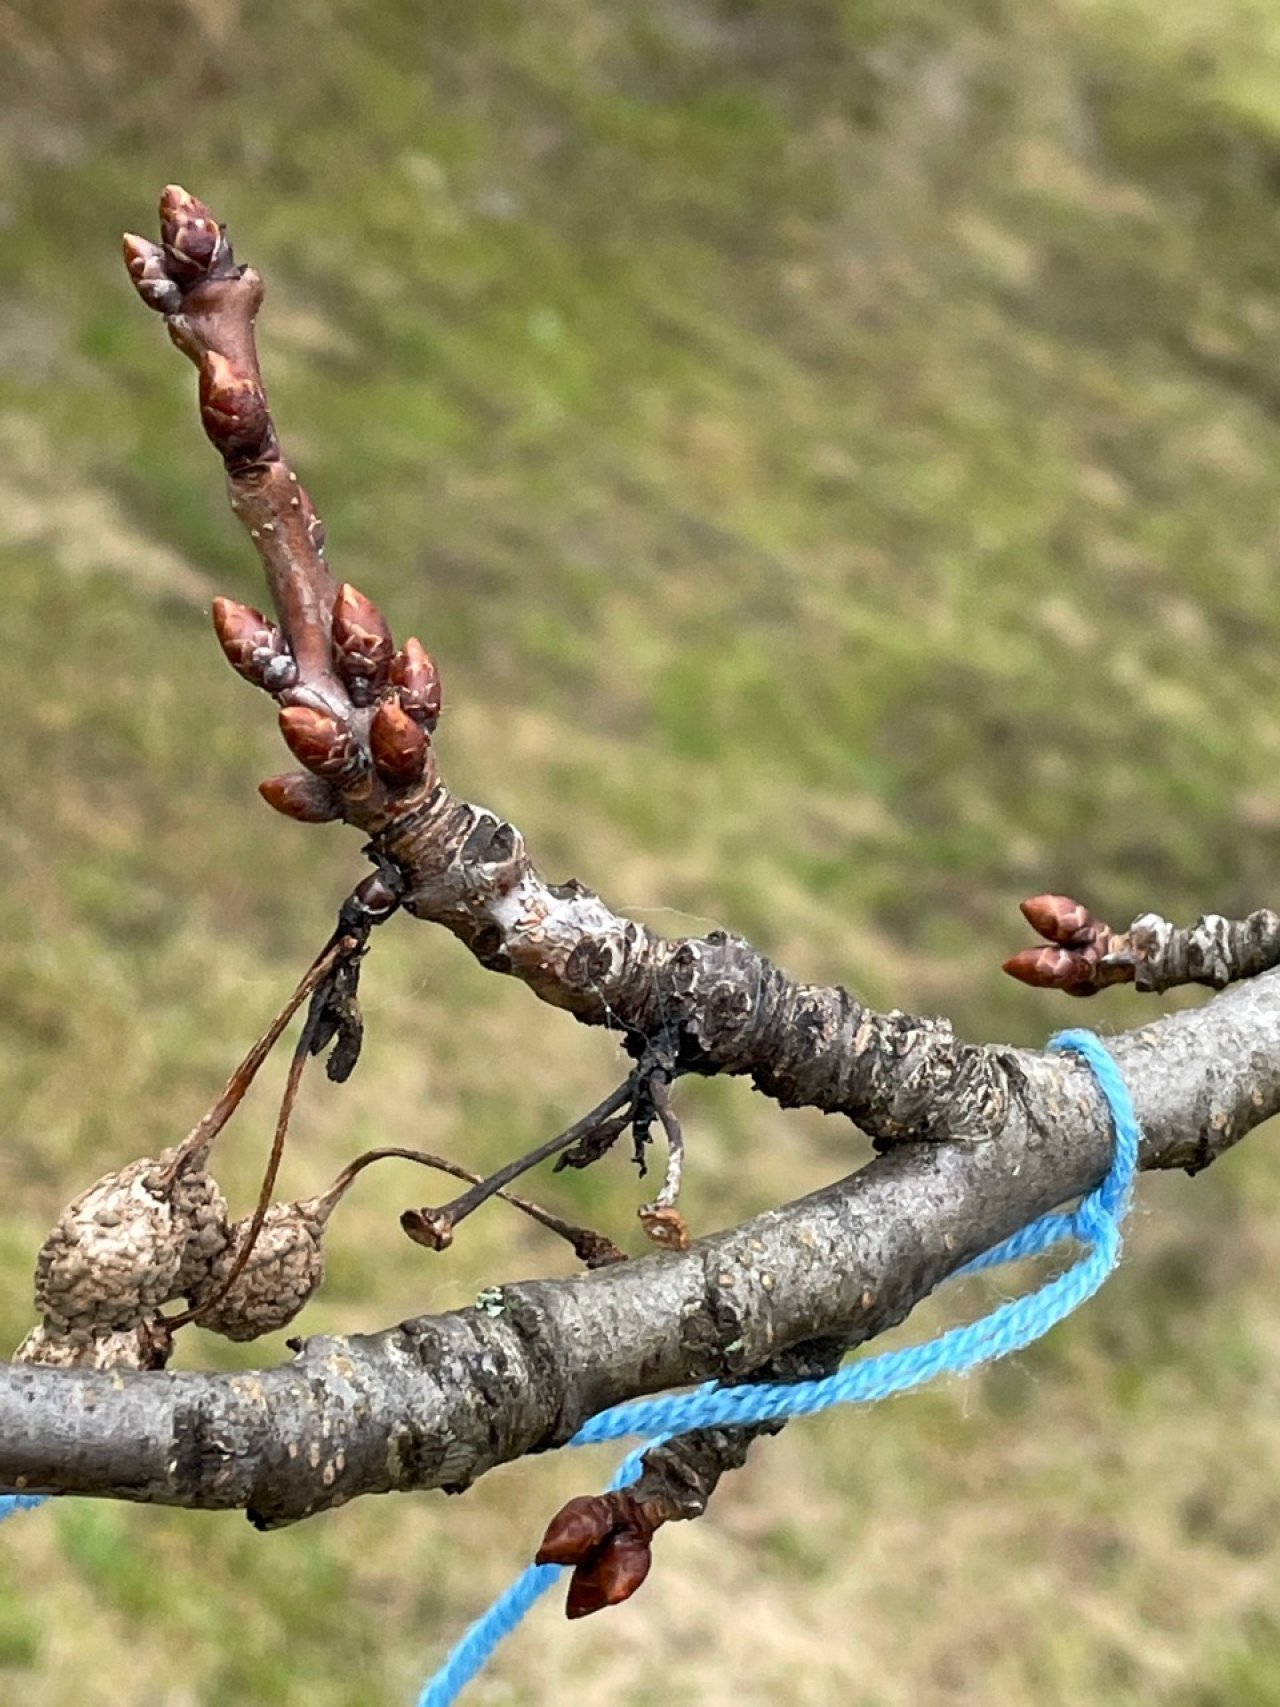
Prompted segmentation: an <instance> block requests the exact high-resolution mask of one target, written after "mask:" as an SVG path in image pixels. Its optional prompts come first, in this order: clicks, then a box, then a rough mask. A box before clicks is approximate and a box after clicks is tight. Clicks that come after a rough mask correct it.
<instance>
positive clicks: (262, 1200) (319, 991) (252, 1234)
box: [168, 936, 360, 1331]
mask: <svg viewBox="0 0 1280 1707" xmlns="http://www.w3.org/2000/svg"><path fill="white" fill-rule="evenodd" d="M359 947H360V944H359V942H358V940H357V939H356V938H355V937H348V936H342V937H339V938H338V940H337V942H335V943H334V944H333V946H332V949H331V950H330V954H329V968H330V969H333V968H336V967H338V966H340V965H341V963H342V961H343V959H344V958H345V957H346V956H348V955H350V954H352V953H353V952H355V951H356V950H357V949H358V948H359ZM323 995H324V989H323V979H320V980H317V986H316V991H315V996H314V998H313V1000H312V1004H311V1012H310V1013H309V1014H308V1016H307V1023H306V1024H305V1025H304V1026H303V1028H302V1034H301V1036H300V1037H299V1038H298V1041H297V1043H296V1045H295V1046H294V1051H293V1056H292V1058H291V1060H290V1062H289V1071H288V1074H287V1076H286V1078H285V1082H284V1091H283V1093H282V1095H281V1098H280V1110H279V1113H278V1114H277V1115H276V1129H275V1133H274V1135H273V1137H272V1140H271V1154H270V1156H269V1157H268V1158H267V1166H266V1169H265V1171H264V1173H263V1176H262V1184H261V1186H260V1188H259V1191H258V1201H257V1203H256V1204H255V1206H254V1211H253V1215H252V1217H251V1218H250V1221H249V1225H248V1228H247V1229H246V1231H245V1235H244V1237H243V1239H241V1241H240V1245H239V1248H238V1249H237V1251H236V1254H235V1257H234V1259H233V1260H232V1263H231V1267H230V1268H229V1269H228V1270H227V1273H226V1275H225V1276H224V1278H223V1279H222V1281H221V1282H220V1283H219V1284H218V1286H216V1287H215V1288H214V1290H213V1291H212V1292H210V1293H209V1294H208V1296H207V1297H205V1298H202V1299H200V1301H199V1302H198V1303H196V1304H194V1305H193V1306H192V1307H191V1308H190V1309H189V1310H184V1311H183V1312H182V1314H181V1315H179V1316H173V1317H170V1318H169V1320H168V1326H169V1329H170V1331H172V1330H173V1329H175V1328H181V1327H185V1326H186V1325H187V1323H188V1322H195V1321H198V1320H199V1319H200V1317H201V1316H202V1315H204V1314H205V1313H206V1312H207V1311H209V1310H211V1309H212V1308H213V1306H214V1305H215V1304H219V1303H221V1302H222V1300H223V1299H224V1298H225V1297H226V1295H227V1293H228V1292H230V1290H231V1288H232V1287H233V1286H234V1285H235V1283H236V1281H237V1280H239V1278H240V1276H241V1275H242V1274H243V1273H244V1271H245V1268H246V1266H247V1264H248V1262H249V1258H250V1257H251V1256H252V1255H253V1247H254V1246H255V1245H256V1244H257V1242H258V1235H259V1234H260V1233H261V1231H262V1226H263V1222H264V1221H265V1220H266V1218H267V1210H268V1209H269V1208H270V1205H271V1199H272V1197H273V1195H274V1193H275V1189H276V1179H277V1178H278V1176H279V1173H280V1163H281V1160H282V1159H283V1157H284V1145H285V1139H286V1137H287V1136H288V1133H289V1121H290V1118H291V1117H292V1114H293V1107H294V1104H295V1102H296V1101H297V1099H298V1087H299V1085H300V1084H301V1083H302V1074H303V1071H304V1070H305V1068H306V1065H307V1062H308V1061H309V1060H310V1059H311V1055H312V1052H313V1045H314V1042H315V1035H316V1029H317V1027H318V1026H319V1024H320V1023H321V1021H322V1018H323V1015H324V1013H325V1003H324V1000H323Z"/></svg>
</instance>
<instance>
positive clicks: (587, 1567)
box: [564, 1530, 653, 1618]
mask: <svg viewBox="0 0 1280 1707" xmlns="http://www.w3.org/2000/svg"><path fill="white" fill-rule="evenodd" d="M652 1563H653V1554H652V1553H651V1551H650V1547H649V1537H648V1536H647V1535H641V1534H637V1533H636V1532H634V1531H632V1530H623V1531H622V1532H621V1533H619V1534H617V1535H615V1536H614V1537H613V1538H612V1540H610V1541H608V1542H607V1543H606V1544H605V1546H604V1547H603V1548H602V1549H601V1551H600V1552H599V1554H597V1555H596V1557H595V1558H592V1559H588V1560H587V1561H586V1563H585V1564H581V1565H579V1566H578V1567H577V1568H576V1570H575V1571H574V1573H573V1575H572V1577H570V1579H569V1593H568V1595H567V1596H566V1599H565V1604H564V1613H565V1617H566V1618H586V1617H587V1616H589V1614H591V1613H592V1612H600V1611H602V1610H603V1608H604V1607H606V1606H621V1604H622V1602H623V1601H624V1600H630V1599H631V1596H632V1595H633V1594H634V1593H635V1592H636V1590H637V1589H638V1588H639V1587H640V1584H641V1583H642V1582H643V1581H644V1579H645V1578H646V1577H647V1576H648V1575H649V1566H650V1565H651V1564H652Z"/></svg>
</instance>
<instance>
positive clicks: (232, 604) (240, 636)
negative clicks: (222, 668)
mask: <svg viewBox="0 0 1280 1707" xmlns="http://www.w3.org/2000/svg"><path fill="white" fill-rule="evenodd" d="M212 615H213V626H214V629H215V631H216V633H217V636H218V644H219V645H220V646H221V647H222V650H223V652H224V653H225V655H226V659H227V662H228V663H229V664H230V665H231V668H232V669H233V670H234V671H235V672H236V673H237V675H241V676H243V677H244V679H245V681H247V682H252V683H253V685H254V687H257V688H264V689H265V690H266V692H267V693H280V692H282V691H283V689H285V688H288V687H292V686H293V684H294V683H295V682H296V681H297V679H298V666H297V665H296V664H295V663H294V661H293V655H292V653H291V652H290V651H289V648H288V645H287V644H286V642H285V638H284V635H283V634H282V633H281V632H280V630H279V629H278V628H277V627H276V625H275V623H274V622H272V621H271V619H270V618H269V617H265V616H263V614H262V612H261V611H260V610H254V608H253V606H252V605H242V604H240V603H239V601H238V600H236V599H215V600H214V601H213V612H212Z"/></svg>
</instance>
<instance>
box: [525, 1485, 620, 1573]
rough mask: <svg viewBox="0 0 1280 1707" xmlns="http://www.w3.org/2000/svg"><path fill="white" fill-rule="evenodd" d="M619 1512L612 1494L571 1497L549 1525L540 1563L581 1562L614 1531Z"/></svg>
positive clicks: (538, 1557)
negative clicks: (615, 1508) (611, 1496)
mask: <svg viewBox="0 0 1280 1707" xmlns="http://www.w3.org/2000/svg"><path fill="white" fill-rule="evenodd" d="M615 1523H616V1514H615V1511H614V1504H613V1501H612V1500H611V1499H610V1498H609V1496H608V1494H580V1495H579V1496H578V1497H577V1499H572V1500H567V1501H566V1502H565V1504H564V1505H562V1506H561V1507H560V1510H559V1511H558V1512H557V1513H556V1515H555V1516H554V1517H553V1518H552V1519H551V1522H550V1523H549V1524H548V1525H547V1531H546V1534H545V1535H544V1536H543V1537H542V1545H541V1546H540V1547H539V1548H538V1551H537V1553H536V1554H535V1555H534V1564H536V1565H577V1564H581V1563H582V1561H583V1560H584V1559H587V1558H589V1557H590V1556H591V1554H592V1553H594V1552H595V1550H596V1548H597V1547H601V1546H603V1544H604V1543H605V1542H606V1541H607V1540H608V1539H609V1537H610V1535H612V1534H613V1531H614V1526H615Z"/></svg>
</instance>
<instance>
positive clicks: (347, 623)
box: [333, 581, 396, 705]
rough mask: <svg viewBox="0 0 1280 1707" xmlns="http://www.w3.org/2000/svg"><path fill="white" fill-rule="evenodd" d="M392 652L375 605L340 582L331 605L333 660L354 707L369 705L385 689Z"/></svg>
mask: <svg viewBox="0 0 1280 1707" xmlns="http://www.w3.org/2000/svg"><path fill="white" fill-rule="evenodd" d="M395 649H396V647H395V641H394V640H393V639H392V638H391V630H390V628H389V627H388V626H387V620H386V618H385V617H384V616H383V614H382V612H381V611H380V610H379V609H378V607H377V605H375V604H374V602H373V600H372V599H368V598H366V597H365V595H364V594H363V593H362V592H360V591H359V590H358V589H357V588H355V587H353V586H352V585H351V583H350V582H349V581H344V582H343V583H342V585H341V586H340V587H339V588H338V593H337V597H336V598H335V599H334V601H333V660H334V663H335V664H336V665H337V669H338V674H339V675H340V676H341V677H342V679H343V681H344V682H346V684H347V686H348V688H349V690H350V692H351V697H352V699H353V700H354V701H355V703H356V704H357V705H372V704H373V702H374V700H375V699H376V698H377V695H378V691H379V689H381V688H384V687H385V686H386V684H387V681H388V678H389V676H390V671H391V660H392V658H393V657H394V656H395Z"/></svg>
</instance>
